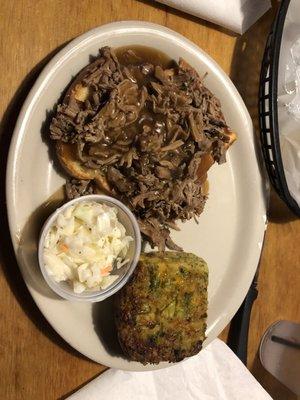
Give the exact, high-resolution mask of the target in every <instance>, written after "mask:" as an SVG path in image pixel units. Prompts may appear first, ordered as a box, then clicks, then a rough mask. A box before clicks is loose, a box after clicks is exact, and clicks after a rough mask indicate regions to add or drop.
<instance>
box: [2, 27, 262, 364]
mask: <svg viewBox="0 0 300 400" xmlns="http://www.w3.org/2000/svg"><path fill="white" fill-rule="evenodd" d="M130 44H140V45H145V46H150V47H156V48H157V49H159V50H161V51H163V52H164V53H166V54H168V55H169V56H170V57H172V58H174V59H176V60H178V58H179V57H183V58H184V59H185V60H186V61H187V62H189V63H190V64H191V65H192V66H194V67H195V68H196V69H197V70H198V71H199V73H200V74H204V73H205V72H208V76H207V77H206V79H205V82H206V85H207V86H208V88H209V89H210V90H211V91H212V92H213V93H214V94H216V96H217V97H218V98H219V99H220V100H221V103H222V107H223V112H224V114H225V117H226V120H227V122H228V124H229V125H230V126H231V128H232V129H233V130H234V131H235V132H237V135H238V141H237V142H236V143H235V144H234V145H233V146H232V148H231V149H230V150H229V154H228V160H227V163H226V164H224V165H221V166H218V165H216V166H214V167H212V168H211V170H210V172H209V181H210V195H209V199H208V201H207V204H206V207H205V211H204V213H203V214H202V216H201V217H200V223H199V225H197V224H196V223H195V222H192V221H190V222H186V223H184V224H182V226H181V228H182V229H181V231H180V232H175V233H174V235H173V237H174V239H175V241H176V242H177V243H179V244H180V245H181V246H183V248H184V249H185V250H186V251H191V252H193V253H195V254H197V255H199V256H202V257H203V258H204V259H205V260H207V262H208V265H209V271H210V278H209V309H208V328H207V340H206V341H205V345H207V344H208V343H209V342H210V341H211V340H213V339H214V338H216V337H217V336H218V334H219V333H220V332H221V331H222V330H223V328H224V327H225V326H226V325H227V324H228V322H229V321H230V319H231V318H232V317H233V315H234V314H235V312H236V311H237V309H238V307H239V306H240V304H241V303H242V301H243V299H244V297H245V295H246V293H247V290H248V288H249V286H250V283H251V280H252V278H253V276H254V273H255V270H256V267H257V264H258V261H259V257H260V252H261V248H262V242H263V236H264V230H265V221H266V217H265V215H266V205H265V191H264V184H263V180H262V178H261V175H260V171H259V167H258V162H257V157H256V153H255V146H254V138H253V128H252V122H251V119H250V116H249V114H248V112H247V109H246V107H245V105H244V103H243V101H242V99H241V97H240V95H239V94H238V92H237V90H236V88H235V87H234V85H233V83H232V82H231V81H230V79H229V78H228V77H227V76H226V74H225V73H224V72H223V71H222V70H221V68H220V67H219V66H218V65H217V64H216V63H215V62H214V61H213V60H212V59H211V58H210V57H209V56H208V55H207V54H206V53H204V52H203V51H202V50H200V49H199V48H198V47H197V46H196V45H194V44H193V43H192V42H190V41H189V40H187V39H185V38H184V37H183V36H181V35H179V34H178V33H176V32H173V31H171V30H169V29H167V28H164V27H162V26H159V25H154V24H150V23H145V22H137V21H126V22H116V23H112V24H108V25H104V26H101V27H99V28H96V29H93V30H91V31H89V32H87V33H85V34H84V35H82V36H80V37H78V38H77V39H75V40H73V41H72V42H71V43H69V44H68V45H67V46H66V47H65V48H64V49H63V50H61V51H60V52H59V53H58V54H57V55H56V56H55V57H54V58H53V59H52V60H51V61H50V62H49V64H48V65H47V66H46V68H45V69H44V70H43V71H42V73H41V75H40V76H39V78H38V80H37V81H36V83H35V85H34V86H33V88H32V90H31V92H30V94H29V96H28V98H27V100H26V102H25V104H24V106H23V108H22V111H21V113H20V116H19V119H18V121H17V125H16V128H15V131H14V135H13V139H12V143H11V148H10V153H9V159H8V165H7V188H6V189H7V205H8V216H9V226H10V233H11V237H12V241H13V245H14V249H15V253H16V256H17V260H18V263H19V265H20V269H21V271H22V274H23V277H24V279H25V282H26V284H27V286H28V288H29V290H30V293H31V295H32V296H33V298H34V300H35V302H36V304H37V305H38V307H39V308H40V310H41V312H42V313H43V314H44V316H45V317H46V318H47V320H48V321H49V322H50V324H51V325H52V326H53V328H54V329H55V330H56V331H57V332H58V333H59V334H60V335H61V336H62V337H63V338H64V339H65V340H66V341H67V342H68V343H69V344H70V345H71V346H73V347H74V348H75V349H77V350H78V351H79V352H80V353H82V354H84V355H85V356H87V357H89V358H90V359H92V360H95V361H96V362H99V363H101V364H104V365H107V366H110V367H115V368H119V369H124V370H151V369H156V368H161V367H164V366H168V365H169V364H168V363H161V364H160V365H159V366H153V365H148V366H143V365H141V364H139V363H136V362H129V361H127V360H126V359H124V358H123V357H122V355H121V354H119V352H118V351H117V350H116V349H115V342H114V341H115V335H114V331H113V330H112V328H111V326H112V310H111V304H110V303H109V302H102V303H97V304H94V305H92V304H85V303H73V302H70V301H66V300H63V299H60V298H58V297H56V295H55V294H54V293H52V292H51V291H50V289H49V288H48V287H47V285H46V284H45V282H44V281H43V279H42V277H41V273H40V271H39V268H38V264H37V251H36V240H37V232H38V231H37V230H38V226H33V225H34V224H33V222H32V221H33V219H32V218H33V217H32V215H33V214H34V212H35V211H36V210H37V209H38V207H39V206H41V204H42V203H43V202H44V201H45V200H47V199H48V198H49V197H50V196H51V195H52V194H53V193H54V192H55V191H56V190H57V189H58V188H59V187H61V186H62V185H63V184H64V182H65V180H64V177H63V176H62V175H60V174H59V173H58V172H57V171H56V170H55V168H54V165H53V159H52V157H51V154H50V153H49V148H48V145H47V144H46V143H45V142H44V141H43V140H42V134H41V127H42V126H43V122H44V121H45V118H46V113H47V112H48V111H50V110H52V109H53V106H54V104H55V103H56V102H57V100H58V98H59V97H60V95H61V93H62V91H63V90H64V89H65V87H66V86H67V85H68V84H69V82H70V80H71V78H72V77H73V76H74V75H76V73H77V72H78V71H79V70H80V69H81V68H82V67H84V66H85V65H86V64H88V62H89V57H90V56H91V55H96V54H97V53H98V49H99V48H100V47H102V46H105V45H109V46H112V47H119V46H125V45H130ZM28 220H29V221H31V222H29V223H27V222H28ZM26 223H27V225H26ZM25 226H26V229H25V228H24V227H25ZM28 226H29V227H30V229H29V230H28ZM24 231H26V234H25V233H24ZM22 232H23V233H22ZM22 234H23V239H22V237H21V236H22Z"/></svg>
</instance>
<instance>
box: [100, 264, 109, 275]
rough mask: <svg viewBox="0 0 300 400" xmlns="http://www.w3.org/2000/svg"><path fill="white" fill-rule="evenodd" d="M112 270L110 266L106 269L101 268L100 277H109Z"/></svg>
mask: <svg viewBox="0 0 300 400" xmlns="http://www.w3.org/2000/svg"><path fill="white" fill-rule="evenodd" d="M111 270H112V266H111V265H109V266H107V267H104V268H101V275H102V276H107V275H109V273H110V271H111Z"/></svg>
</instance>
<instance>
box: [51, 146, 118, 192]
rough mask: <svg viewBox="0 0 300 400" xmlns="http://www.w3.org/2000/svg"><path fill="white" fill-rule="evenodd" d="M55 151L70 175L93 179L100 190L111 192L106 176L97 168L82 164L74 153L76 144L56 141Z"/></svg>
mask: <svg viewBox="0 0 300 400" xmlns="http://www.w3.org/2000/svg"><path fill="white" fill-rule="evenodd" d="M56 153H57V157H58V159H59V161H60V163H61V165H62V167H63V168H64V169H65V171H66V172H67V173H68V174H69V175H70V176H72V177H73V178H76V179H84V180H94V181H95V184H96V185H97V187H98V188H99V189H100V191H104V192H106V193H107V194H112V190H111V187H110V185H109V183H108V182H107V179H106V177H105V176H104V175H103V174H101V172H100V171H99V170H96V169H91V168H86V167H85V166H84V165H82V162H81V161H80V160H79V159H78V157H77V154H76V145H73V144H69V143H63V142H57V144H56Z"/></svg>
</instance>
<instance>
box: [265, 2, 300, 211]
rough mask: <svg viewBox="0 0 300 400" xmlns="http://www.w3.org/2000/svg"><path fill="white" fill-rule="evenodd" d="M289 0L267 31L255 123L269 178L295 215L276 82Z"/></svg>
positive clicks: (294, 203) (298, 209) (284, 3)
mask: <svg viewBox="0 0 300 400" xmlns="http://www.w3.org/2000/svg"><path fill="white" fill-rule="evenodd" d="M289 4H290V0H283V1H282V3H281V6H280V8H279V10H278V13H277V16H276V18H275V20H274V23H273V26H272V30H271V32H270V34H269V37H268V40H267V44H266V48H265V53H264V58H263V62H262V68H261V74H260V85H259V124H260V137H261V143H262V151H263V156H264V160H265V164H266V168H267V171H268V175H269V178H270V181H271V183H272V185H273V187H274V188H275V190H276V192H277V193H278V195H279V196H280V197H281V198H282V200H283V201H284V202H285V203H286V204H287V205H288V207H289V208H290V209H291V210H292V211H293V212H294V213H295V214H297V215H298V216H300V208H299V206H298V204H297V202H296V201H295V200H294V198H293V197H292V196H291V194H290V192H289V189H288V185H287V182H286V178H285V174H284V169H283V163H282V157H281V150H280V142H279V140H280V139H279V127H278V112H277V84H278V66H279V55H280V46H281V39H282V32H283V27H284V21H285V18H286V13H287V10H288V7H289Z"/></svg>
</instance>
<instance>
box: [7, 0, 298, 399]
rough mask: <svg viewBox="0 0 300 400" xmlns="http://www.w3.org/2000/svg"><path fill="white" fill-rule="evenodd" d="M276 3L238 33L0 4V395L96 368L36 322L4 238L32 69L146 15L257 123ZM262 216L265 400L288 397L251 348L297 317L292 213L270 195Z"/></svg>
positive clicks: (127, 5)
mask: <svg viewBox="0 0 300 400" xmlns="http://www.w3.org/2000/svg"><path fill="white" fill-rule="evenodd" d="M276 8H277V4H276V3H274V4H273V9H272V10H270V11H269V12H268V13H267V14H266V15H265V16H264V17H263V18H262V19H261V20H260V21H258V22H257V23H256V24H255V25H254V26H253V27H252V28H251V29H250V30H249V31H248V32H247V33H246V34H245V35H243V36H241V37H238V36H235V35H233V34H231V33H229V32H227V31H226V30H225V29H222V28H218V27H216V26H214V25H212V24H210V23H207V22H204V21H202V20H200V19H196V18H194V17H191V16H188V15H185V14H183V13H179V12H177V11H174V10H171V9H169V8H167V7H165V6H159V5H154V4H153V3H151V2H146V1H137V0H78V1H60V0H47V1H46V0H43V1H42V0H24V1H23V0H1V1H0V18H1V20H0V38H1V40H0V55H1V64H0V69H1V73H0V77H1V78H0V79H1V85H0V88H1V96H0V113H1V136H0V151H1V157H0V173H1V190H0V196H1V197H0V201H1V208H0V210H1V213H0V215H1V219H0V243H1V244H0V264H1V267H2V268H1V271H0V399H1V400H18V399H26V400H31V399H37V400H41V399H63V398H65V397H66V396H67V395H68V394H70V393H71V392H72V391H74V390H75V389H76V388H78V387H79V386H81V385H83V384H85V383H86V382H87V381H89V380H90V379H92V378H93V377H95V376H96V375H98V374H99V373H101V372H102V371H103V370H104V367H103V366H101V365H98V364H96V363H93V362H91V361H89V360H88V359H86V358H84V357H83V356H81V355H80V354H78V353H77V352H76V351H74V350H73V349H72V348H70V347H69V346H68V345H67V344H66V343H65V342H64V341H63V340H62V339H60V337H59V336H58V335H57V334H56V333H55V332H54V330H53V329H52V328H51V327H50V326H49V325H48V323H47V321H45V319H44V318H43V316H42V315H41V313H40V312H39V310H38V309H37V307H36V306H35V304H34V302H33V300H32V299H31V297H30V295H29V293H28V291H27V289H26V287H25V285H24V283H23V280H22V278H21V276H20V273H19V270H18V267H17V265H16V261H15V258H14V255H13V251H12V246H11V244H10V241H9V234H8V226H7V219H6V208H5V192H4V191H5V189H4V187H5V186H4V185H5V166H6V159H7V152H8V147H9V143H10V138H11V135H12V131H13V128H14V125H15V121H16V118H17V115H18V112H19V110H20V107H21V105H22V103H23V101H24V99H25V97H26V95H27V93H28V91H29V89H30V87H31V86H32V83H33V82H34V80H35V79H36V77H37V75H38V73H39V72H40V70H41V68H42V67H43V66H44V65H45V63H46V62H47V61H48V60H49V59H50V58H51V56H52V55H53V54H55V52H57V50H58V49H59V48H60V47H62V46H63V45H64V44H66V43H67V42H69V41H70V40H71V39H73V38H74V37H76V36H78V35H80V34H81V33H83V32H85V31H86V30H89V29H91V28H94V27H96V26H99V25H101V24H104V23H107V22H111V21H116V20H129V19H135V20H145V21H151V22H155V23H158V24H162V25H164V26H167V27H169V28H171V29H174V30H175V31H177V32H180V33H181V34H183V35H185V36H186V37H187V38H189V39H190V40H192V41H193V42H195V43H196V44H197V45H199V46H200V47H201V48H202V49H204V50H205V51H206V52H207V53H208V54H209V55H210V56H212V57H213V58H214V59H215V60H216V61H217V62H218V63H219V64H220V65H221V67H222V68H223V69H224V70H225V71H226V73H228V74H229V75H230V77H231V78H232V80H233V81H234V83H235V84H236V85H237V87H238V89H239V91H240V93H241V95H242V96H243V98H244V100H245V103H246V105H247V107H248V109H249V111H250V113H251V116H252V117H253V121H254V125H255V127H256V128H257V93H258V81H259V71H260V64H261V59H262V53H263V49H264V45H265V41H266V37H267V34H268V32H269V29H270V25H271V22H272V20H273V17H274V14H275V11H276ZM241 134H242V133H241ZM33 182H34V177H33ZM21 206H22V205H21V204H20V207H21ZM269 220H270V222H269V226H268V230H267V233H266V239H265V244H264V248H263V254H262V259H261V265H260V276H259V296H258V299H257V300H256V302H255V305H254V308H253V312H252V317H251V327H250V338H249V365H248V366H249V368H250V370H251V371H252V373H253V374H254V375H255V377H256V378H257V379H258V380H259V382H261V384H262V385H263V386H264V387H265V388H266V389H267V390H268V391H269V393H270V394H271V395H272V396H273V398H274V399H292V398H293V396H292V395H291V393H289V392H288V390H286V389H285V388H284V387H283V386H282V385H281V384H279V383H278V382H277V381H276V380H275V379H273V378H272V376H271V375H269V374H268V373H267V372H266V371H265V370H264V369H263V368H262V367H261V365H260V362H259V360H258V357H257V351H258V347H259V343H260V339H261V336H262V334H263V333H264V331H265V330H266V329H267V327H268V326H269V325H270V324H271V323H273V322H274V321H277V320H282V319H286V320H292V321H297V322H300V274H299V269H300V248H299V243H300V220H299V219H296V218H295V217H294V216H293V215H292V213H291V212H290V211H289V210H288V209H287V207H286V206H285V205H284V204H283V203H282V202H281V201H280V200H279V199H278V197H277V196H276V195H275V194H274V193H272V196H271V200H270V213H269ZM241 267H242V266H241ZM233 284H234V283H233ZM226 335H227V330H225V332H223V334H222V335H221V337H222V338H223V339H224V340H226ZM199 373H200V371H199ZM99 398H100V397H99Z"/></svg>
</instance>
